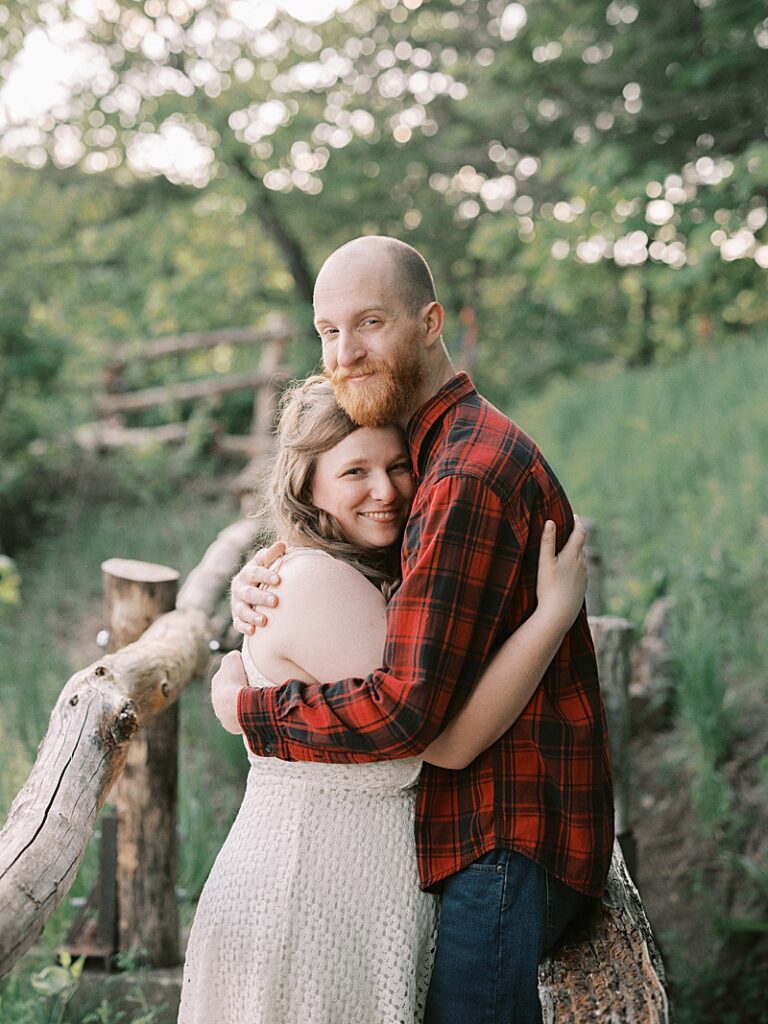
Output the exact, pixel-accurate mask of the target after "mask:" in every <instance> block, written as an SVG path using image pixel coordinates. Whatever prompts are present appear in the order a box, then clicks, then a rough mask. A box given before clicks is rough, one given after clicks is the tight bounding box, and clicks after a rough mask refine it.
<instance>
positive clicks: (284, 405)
mask: <svg viewBox="0 0 768 1024" xmlns="http://www.w3.org/2000/svg"><path fill="white" fill-rule="evenodd" d="M359 429H360V428H359V426H358V425H357V424H356V423H354V422H353V421H352V420H351V419H350V418H349V416H347V414H346V413H345V412H344V410H343V409H342V408H341V407H340V406H339V405H338V403H337V401H336V398H335V396H334V393H333V388H332V386H331V382H330V381H329V380H328V379H327V378H326V377H322V376H320V375H316V376H313V377H308V378H307V379H306V380H304V381H300V382H299V383H297V384H295V385H294V386H292V387H290V388H288V389H287V391H286V392H285V393H284V395H283V397H282V400H281V403H280V418H279V425H278V429H277V455H276V456H275V460H274V463H273V465H272V471H271V474H270V478H269V483H268V486H267V494H268V507H269V510H270V512H271V517H272V520H273V522H274V526H275V529H276V531H277V534H278V536H284V537H286V538H287V539H288V540H289V541H290V543H292V544H296V545H300V546H303V547H312V548H319V549H320V550H321V551H327V552H328V553H329V554H330V555H333V556H334V558H341V559H343V560H344V561H345V562H348V563H349V564H350V565H352V566H354V568H355V569H357V570H358V571H359V572H361V573H362V574H363V575H364V576H365V577H366V578H367V579H369V580H370V581H371V582H372V583H373V584H374V585H375V586H377V587H379V588H380V589H381V590H382V592H383V593H384V595H385V597H387V598H388V597H389V596H390V595H391V593H392V592H393V590H394V589H395V587H396V585H397V582H398V579H399V572H400V548H399V545H397V544H394V545H392V547H390V548H385V549H380V548H365V547H362V546H361V545H359V544H353V543H351V542H350V541H348V540H347V539H346V537H345V536H344V534H343V533H342V530H341V527H340V526H339V524H338V521H337V520H336V519H335V517H334V516H332V515H331V514H330V513H329V512H326V511H324V510H323V509H319V508H316V507H315V506H314V505H313V504H312V481H313V479H314V475H315V467H316V465H317V459H318V456H319V455H321V454H322V453H323V452H327V451H329V450H330V449H331V448H333V447H335V446H336V445H337V444H338V443H339V442H340V441H343V440H344V438H345V437H348V436H349V435H350V434H352V433H353V432H354V431H355V430H359Z"/></svg>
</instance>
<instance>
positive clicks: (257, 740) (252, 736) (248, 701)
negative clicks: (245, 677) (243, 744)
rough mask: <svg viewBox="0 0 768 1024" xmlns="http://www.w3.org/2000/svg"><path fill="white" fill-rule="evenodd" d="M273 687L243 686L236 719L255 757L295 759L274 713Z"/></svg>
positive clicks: (238, 700)
mask: <svg viewBox="0 0 768 1024" xmlns="http://www.w3.org/2000/svg"><path fill="white" fill-rule="evenodd" d="M273 689H274V687H261V686H243V687H242V689H241V690H240V691H239V693H238V695H237V721H238V723H239V725H240V728H241V729H242V730H243V734H244V735H245V738H246V741H247V743H248V746H249V747H250V748H251V750H252V751H253V753H254V754H255V755H256V757H276V758H278V759H279V760H281V761H292V760H293V758H292V757H291V755H290V751H289V750H288V743H287V741H286V740H285V739H283V737H282V736H281V735H280V732H279V728H278V724H277V718H276V715H275V704H274V694H273V693H272V692H271V691H272V690H273Z"/></svg>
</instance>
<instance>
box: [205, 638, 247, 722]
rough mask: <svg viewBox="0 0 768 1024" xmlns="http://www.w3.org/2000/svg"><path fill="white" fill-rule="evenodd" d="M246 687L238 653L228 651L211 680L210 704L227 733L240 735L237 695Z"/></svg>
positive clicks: (241, 660)
mask: <svg viewBox="0 0 768 1024" xmlns="http://www.w3.org/2000/svg"><path fill="white" fill-rule="evenodd" d="M247 685H248V677H247V676H246V674H245V669H244V667H243V659H242V658H241V657H240V652H239V651H230V652H229V654H225V655H224V657H223V658H222V661H221V665H220V666H219V671H218V672H217V673H216V674H215V675H214V677H213V679H211V704H213V711H214V714H215V715H216V717H217V718H218V720H219V721H220V722H221V724H222V725H223V726H224V728H225V729H226V730H227V732H233V733H241V732H242V731H243V730H242V729H241V728H240V723H239V722H238V721H237V695H238V693H239V692H240V690H241V689H242V688H243V687H244V686H247Z"/></svg>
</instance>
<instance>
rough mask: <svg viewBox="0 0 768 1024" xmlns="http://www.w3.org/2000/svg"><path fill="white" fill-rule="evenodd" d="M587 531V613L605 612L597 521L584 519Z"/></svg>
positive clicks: (585, 551)
mask: <svg viewBox="0 0 768 1024" xmlns="http://www.w3.org/2000/svg"><path fill="white" fill-rule="evenodd" d="M582 522H583V523H584V529H585V530H586V531H587V542H586V544H585V546H584V554H585V556H586V559H587V570H588V572H589V579H588V581H587V614H588V615H602V614H603V558H602V555H601V553H600V545H599V543H598V539H597V523H596V522H595V520H594V519H582Z"/></svg>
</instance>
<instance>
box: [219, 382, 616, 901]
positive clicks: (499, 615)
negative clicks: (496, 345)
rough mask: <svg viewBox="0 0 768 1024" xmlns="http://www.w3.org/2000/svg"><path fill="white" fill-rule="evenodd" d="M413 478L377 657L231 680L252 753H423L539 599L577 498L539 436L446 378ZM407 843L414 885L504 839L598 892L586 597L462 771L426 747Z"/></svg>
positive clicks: (599, 813) (600, 762) (600, 847)
mask: <svg viewBox="0 0 768 1024" xmlns="http://www.w3.org/2000/svg"><path fill="white" fill-rule="evenodd" d="M409 443H410V447H411V454H412V458H413V464H414V470H415V472H416V475H417V479H418V488H417V492H416V497H415V500H414V505H413V509H412V511H411V515H410V518H409V520H408V525H407V527H406V533H405V539H404V542H403V552H402V560H403V582H402V585H401V586H400V588H399V590H398V591H397V593H396V594H395V596H394V598H393V599H392V601H391V602H390V604H389V607H388V611H387V622H388V627H387V644H386V649H385V652H384V664H383V667H382V668H380V669H378V670H377V671H375V672H374V673H372V674H371V675H370V676H368V677H367V678H366V679H346V680H343V681H341V682H337V683H331V684H323V685H307V684H304V683H300V682H297V681H292V682H289V683H286V684H285V685H283V686H281V687H275V688H268V689H265V690H261V689H243V690H242V691H241V692H240V695H239V700H238V715H239V719H240V723H241V725H242V727H243V730H244V732H245V734H246V736H247V738H248V741H249V743H250V745H251V747H252V749H253V751H254V753H256V754H258V755H262V756H268V755H274V756H277V757H280V758H283V759H284V760H306V761H332V762H365V761H374V760H389V759H393V758H400V757H410V756H418V754H419V753H420V752H421V751H422V750H423V749H424V748H425V747H426V746H427V745H428V744H429V743H430V742H431V741H432V740H433V739H434V738H435V736H437V735H438V733H439V732H440V731H441V729H442V728H443V726H444V725H445V723H446V722H447V721H448V720H449V719H450V718H452V717H453V715H455V714H456V712H457V711H458V709H459V708H460V707H461V704H462V703H463V701H464V700H465V698H466V696H467V694H468V692H469V690H470V689H471V688H472V686H473V685H474V683H475V682H476V681H477V679H478V677H479V675H480V671H481V668H482V666H483V665H484V664H485V662H486V661H487V660H488V659H489V657H490V656H491V655H492V654H493V653H494V651H495V650H496V649H497V647H498V646H499V645H500V644H501V643H502V641H503V640H505V639H506V637H508V636H509V635H510V633H512V632H513V631H514V630H515V629H516V628H517V627H518V626H519V625H520V624H521V623H522V622H523V621H524V620H525V619H526V618H527V617H528V616H529V615H530V614H531V613H532V612H533V610H534V608H535V606H536V569H537V562H538V548H539V539H540V537H541V531H542V529H543V526H544V522H545V520H546V519H553V520H554V521H555V523H556V524H557V529H558V540H559V543H560V544H562V543H563V541H564V540H565V538H566V537H567V535H568V534H569V532H570V530H571V528H572V526H573V515H572V512H571V508H570V506H569V504H568V500H567V498H566V496H565V493H564V492H563V489H562V487H561V486H560V484H559V482H558V481H557V479H556V477H555V475H554V474H553V473H552V471H551V469H550V468H549V466H548V465H547V464H546V462H545V460H544V458H543V457H542V455H541V453H540V452H539V450H538V449H537V447H536V445H535V444H534V443H533V442H532V441H531V439H530V438H528V437H527V436H526V435H525V434H524V433H523V432H522V431H521V430H520V429H519V427H517V426H516V425H515V424H514V423H512V422H511V421H510V420H509V419H507V418H506V417H505V416H503V415H502V414H501V413H500V412H499V411H498V410H497V409H495V408H494V407H493V406H492V405H490V404H489V403H488V402H486V401H485V400H484V399H483V398H481V397H480V395H478V393H477V391H476V390H475V389H474V387H473V385H472V383H471V381H470V380H469V378H468V377H467V376H466V374H463V373H459V374H457V375H456V376H455V377H453V378H452V379H451V380H450V381H449V382H448V383H447V384H446V385H445V386H444V387H443V388H442V389H441V390H440V391H439V392H438V394H437V395H435V396H434V397H433V398H431V399H430V400H429V401H428V402H427V403H426V404H425V405H424V406H422V408H421V409H420V410H419V411H418V412H417V414H416V415H415V416H414V418H413V419H412V420H411V423H410V424H409ZM416 843H417V851H418V859H419V870H420V874H421V880H422V885H423V886H424V887H425V888H429V887H432V886H435V885H436V883H438V882H439V881H440V880H441V879H444V878H446V877H448V876H449V875H452V874H454V873H455V872H456V871H458V870H460V869H461V868H462V867H465V866H466V865H467V864H470V863H472V861H474V860H476V859H477V858H478V857H480V856H481V855H482V854H483V853H487V852H488V851H489V850H492V849H494V848H496V847H506V848H509V849H514V850H517V851H519V852H520V853H523V854H525V855H527V856H529V857H531V858H532V859H533V860H535V861H537V862H538V863H540V864H541V865H542V866H543V867H545V868H546V869H547V870H549V871H550V872H551V873H552V874H553V875H555V876H556V877H557V878H559V879H561V880H562V881H564V882H566V883H567V884H568V885H571V886H572V887H573V888H575V889H577V890H579V891H580V892H583V893H586V894H588V895H592V896H599V895H601V894H602V891H603V885H604V882H605V877H606V875H607V872H608V866H609V863H610V857H611V848H612V843H613V796H612V790H611V781H610V763H609V753H608V738H607V734H606V728H605V715H604V712H603V707H602V702H601V698H600V691H599V687H598V681H597V668H596V664H595V657H594V650H593V647H592V640H591V637H590V633H589V627H588V625H587V618H586V612H585V611H584V610H582V613H581V614H580V616H579V618H578V620H577V621H576V623H575V625H574V626H573V628H572V629H571V631H570V632H569V633H568V635H567V637H566V638H565V641H564V642H563V645H562V647H561V648H560V651H559V652H558V654H557V655H556V657H555V659H554V660H553V662H552V664H551V665H550V667H549V669H548V670H547V673H546V675H545V676H544V679H543V681H542V684H541V686H540V687H539V688H538V689H537V691H536V693H535V695H534V696H533V698H532V699H531V701H530V703H529V704H528V706H527V708H526V709H525V711H524V712H523V713H522V715H521V716H520V718H519V719H518V720H517V722H516V723H515V725H514V726H513V727H512V729H510V730H509V731H508V732H507V733H506V734H505V735H504V736H502V737H501V738H500V739H499V740H498V741H497V742H496V743H495V744H494V745H493V746H492V747H490V748H489V749H488V750H486V751H485V753H483V754H481V755H480V757H478V758H476V760H475V761H473V763H472V764H471V765H469V766H468V767H467V768H465V769H464V770H462V771H448V770H446V769H441V768H436V767H434V766H433V765H428V764H425V765H424V768H423V771H422V773H421V779H420V783H419V794H418V803H417V813H416Z"/></svg>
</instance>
